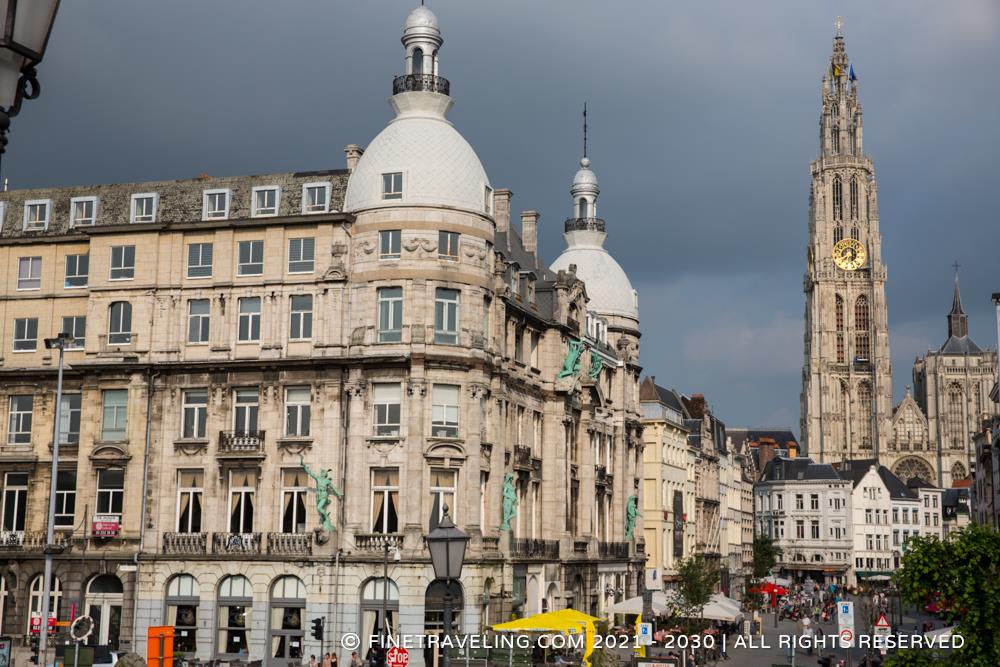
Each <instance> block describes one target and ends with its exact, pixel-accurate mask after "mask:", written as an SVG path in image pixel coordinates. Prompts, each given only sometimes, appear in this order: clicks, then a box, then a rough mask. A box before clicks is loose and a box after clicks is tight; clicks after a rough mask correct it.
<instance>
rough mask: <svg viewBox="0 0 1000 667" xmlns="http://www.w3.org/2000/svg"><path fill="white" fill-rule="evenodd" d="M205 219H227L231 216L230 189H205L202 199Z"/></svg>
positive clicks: (202, 210)
mask: <svg viewBox="0 0 1000 667" xmlns="http://www.w3.org/2000/svg"><path fill="white" fill-rule="evenodd" d="M201 217H202V219H203V220H225V219H226V218H228V217H229V190H205V194H204V198H203V200H202V209H201Z"/></svg>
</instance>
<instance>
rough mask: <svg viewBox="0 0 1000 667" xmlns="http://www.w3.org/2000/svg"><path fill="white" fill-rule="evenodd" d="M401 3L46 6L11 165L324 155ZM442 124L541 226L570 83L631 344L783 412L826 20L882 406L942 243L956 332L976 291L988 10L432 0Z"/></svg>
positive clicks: (146, 167)
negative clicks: (860, 157)
mask: <svg viewBox="0 0 1000 667" xmlns="http://www.w3.org/2000/svg"><path fill="white" fill-rule="evenodd" d="M415 4H416V3H415V2H414V1H413V0H407V1H403V0H325V1H318V0H313V1H306V0H286V1H284V2H280V3H275V2H273V1H264V0H211V1H208V2H206V1H205V0H171V1H170V2H153V1H152V0H141V1H140V0H87V1H86V2H64V3H63V4H62V10H61V12H60V15H59V17H58V19H57V22H56V27H55V30H54V32H53V35H52V40H51V43H50V47H49V53H48V54H47V56H46V58H45V62H44V63H43V64H42V66H41V82H42V88H43V92H42V96H41V97H40V98H39V99H37V100H35V101H32V102H27V103H26V104H25V107H24V109H23V111H22V115H21V116H20V117H18V118H16V119H14V123H13V127H12V130H11V134H10V146H9V149H8V152H7V155H6V156H5V157H4V161H3V167H4V175H5V176H8V177H9V178H10V179H11V187H19V188H20V187H34V186H46V185H51V186H61V185H72V184H82V183H95V182H126V181H137V180H149V179H160V178H184V177H191V176H195V175H197V174H199V173H202V172H207V173H209V174H212V175H232V174H250V173H262V172H269V171H284V170H307V169H318V168H330V167H342V166H343V162H344V158H343V153H342V148H343V146H344V145H345V144H348V143H359V144H362V145H364V144H366V143H368V141H370V139H371V138H372V137H373V136H374V135H375V134H376V133H377V132H378V131H379V130H380V129H381V128H382V127H383V126H384V124H385V122H386V120H388V119H389V117H390V112H389V109H388V106H387V104H386V98H387V97H388V95H389V93H390V85H391V79H392V76H393V75H394V74H397V73H399V72H400V71H401V69H402V64H401V53H402V49H401V46H400V43H399V37H400V34H401V29H402V23H403V19H404V17H405V16H406V14H407V13H408V12H409V11H410V9H412V7H413V6H415ZM430 6H431V8H432V9H433V10H434V11H435V12H436V13H437V15H438V18H439V19H440V22H441V27H442V30H443V32H444V36H445V46H444V48H443V49H442V51H441V73H442V75H444V76H446V77H448V78H449V79H450V80H451V82H452V96H453V97H454V98H455V101H456V106H455V109H454V111H453V112H452V115H451V118H452V120H453V121H454V122H455V124H456V125H457V126H458V128H459V129H460V130H461V131H462V132H463V134H464V135H465V136H466V138H468V140H469V141H470V142H471V143H472V145H473V146H474V147H475V148H476V150H477V151H478V153H479V156H480V158H481V159H482V161H483V163H484V165H485V166H486V169H487V172H488V173H489V175H490V179H491V181H492V182H493V184H494V186H497V187H509V188H511V189H512V190H513V191H514V193H515V197H514V205H515V208H516V209H517V210H522V209H528V208H534V209H538V210H539V211H541V213H542V219H541V245H542V251H543V254H544V255H545V257H546V258H547V259H548V260H549V261H551V260H552V259H553V258H554V257H555V256H556V255H557V254H558V252H559V251H560V249H561V248H562V239H561V236H560V233H561V230H560V228H561V221H562V220H563V219H564V218H565V217H566V216H567V215H568V214H569V196H568V193H567V189H568V186H569V182H570V179H571V178H572V175H573V173H574V171H575V169H576V163H577V160H578V159H579V157H580V108H581V106H582V104H583V101H584V100H587V101H588V102H589V109H590V120H591V125H590V126H591V150H590V154H591V158H592V159H593V163H594V164H593V166H594V169H595V170H596V172H597V174H598V176H599V178H600V181H601V189H602V195H601V199H600V204H599V206H600V211H601V215H602V217H604V218H606V219H607V221H608V226H609V232H610V238H609V241H608V247H609V248H610V250H611V251H612V253H613V254H614V255H615V257H616V258H617V259H618V261H619V262H620V263H621V264H622V265H623V266H624V267H625V269H626V271H628V273H629V275H630V276H631V278H632V281H633V283H634V284H635V286H636V288H637V289H638V290H639V294H640V307H641V316H642V329H643V341H642V343H643V351H642V363H643V365H644V366H645V368H646V371H647V372H648V373H651V374H655V375H656V376H657V381H658V382H659V383H661V384H665V385H668V386H675V387H677V388H678V389H680V390H681V391H684V392H687V393H691V392H703V393H705V394H706V396H707V397H708V399H709V401H710V403H711V404H712V405H713V407H714V408H715V409H716V411H717V413H718V414H719V415H720V416H721V417H722V418H723V419H724V420H725V421H727V422H728V423H729V424H732V425H738V424H739V425H764V424H775V425H780V424H785V425H790V426H793V427H794V428H795V429H796V431H797V430H798V415H799V388H800V369H801V364H802V312H803V305H804V297H803V294H802V289H801V285H802V274H803V270H804V265H805V244H806V234H807V197H808V187H809V170H808V166H809V162H810V160H812V159H813V158H814V157H815V155H816V153H817V144H818V118H819V104H820V80H821V77H822V74H823V71H824V68H825V66H826V63H827V58H828V57H829V54H830V51H831V40H832V36H833V21H834V17H835V16H837V15H838V14H840V15H843V17H844V26H845V27H844V30H845V34H846V39H847V51H848V54H849V55H850V57H851V59H852V62H853V63H854V66H855V71H856V72H857V74H858V78H859V85H860V94H861V99H862V103H863V105H864V110H865V148H866V149H867V151H868V152H870V153H871V155H872V156H873V158H874V160H875V165H876V169H877V174H878V178H879V192H880V212H881V226H882V234H883V253H884V255H883V259H884V261H885V262H886V263H887V265H888V268H889V283H888V299H889V321H890V330H891V333H892V336H891V344H892V353H893V367H894V377H895V385H896V386H895V392H896V397H897V400H898V398H899V397H901V395H902V392H903V391H904V390H905V386H906V385H907V384H908V383H909V382H910V370H911V364H912V361H913V359H914V357H915V355H917V354H918V353H921V352H922V351H926V350H927V348H928V347H937V346H939V345H940V344H941V343H942V342H943V340H944V336H945V317H944V316H945V313H946V312H947V310H948V308H949V306H950V303H951V277H952V270H951V268H950V265H951V264H952V262H953V261H955V260H956V259H957V260H958V261H960V262H961V264H962V285H963V296H964V299H965V305H966V310H967V311H968V312H969V313H970V316H971V328H972V335H973V337H974V338H975V339H976V340H977V342H979V343H980V345H990V346H995V345H996V340H995V338H996V337H995V333H994V328H993V327H994V325H993V322H994V318H993V315H992V306H991V304H990V293H991V292H992V291H1000V272H998V269H997V260H996V256H997V254H996V251H997V247H998V244H1000V219H998V212H997V211H998V209H997V206H996V192H997V189H998V188H997V183H998V182H1000V174H998V171H1000V169H998V162H997V159H996V156H997V155H998V154H1000V130H998V124H997V123H998V116H997V109H998V108H1000V86H998V84H997V81H998V80H1000V79H998V70H1000V4H998V3H997V2H995V1H994V0H963V1H962V2H960V3H945V2H928V1H918V0H882V1H880V2H878V3H873V2H871V1H870V0H855V1H839V2H832V1H824V0H820V1H810V2H802V0H785V1H781V2H777V1H775V2H736V1H735V0H731V1H729V2H717V1H703V0H702V1H699V2H665V1H663V0H617V1H615V2H609V1H607V0H604V1H600V2H599V1H597V0H545V1H544V2H538V1H537V0H535V1H530V0H504V1H503V2H478V1H476V2H474V1H470V0H432V2H431V3H430Z"/></svg>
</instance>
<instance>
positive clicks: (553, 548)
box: [510, 537, 559, 560]
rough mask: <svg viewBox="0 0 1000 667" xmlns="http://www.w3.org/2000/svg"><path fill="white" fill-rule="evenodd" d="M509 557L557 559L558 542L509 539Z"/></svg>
mask: <svg viewBox="0 0 1000 667" xmlns="http://www.w3.org/2000/svg"><path fill="white" fill-rule="evenodd" d="M510 555H511V556H514V557H515V558H540V559H545V560H558V559H559V540H531V539H520V538H517V537H512V538H510Z"/></svg>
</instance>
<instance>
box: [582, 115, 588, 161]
mask: <svg viewBox="0 0 1000 667" xmlns="http://www.w3.org/2000/svg"><path fill="white" fill-rule="evenodd" d="M583 157H587V103H586V102H584V103H583Z"/></svg>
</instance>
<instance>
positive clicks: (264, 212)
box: [251, 186, 281, 218]
mask: <svg viewBox="0 0 1000 667" xmlns="http://www.w3.org/2000/svg"><path fill="white" fill-rule="evenodd" d="M280 197H281V188H279V187H277V186H266V187H260V188H254V189H253V210H252V211H251V216H252V217H254V218H263V217H266V216H270V215H278V199H279V198H280Z"/></svg>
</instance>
